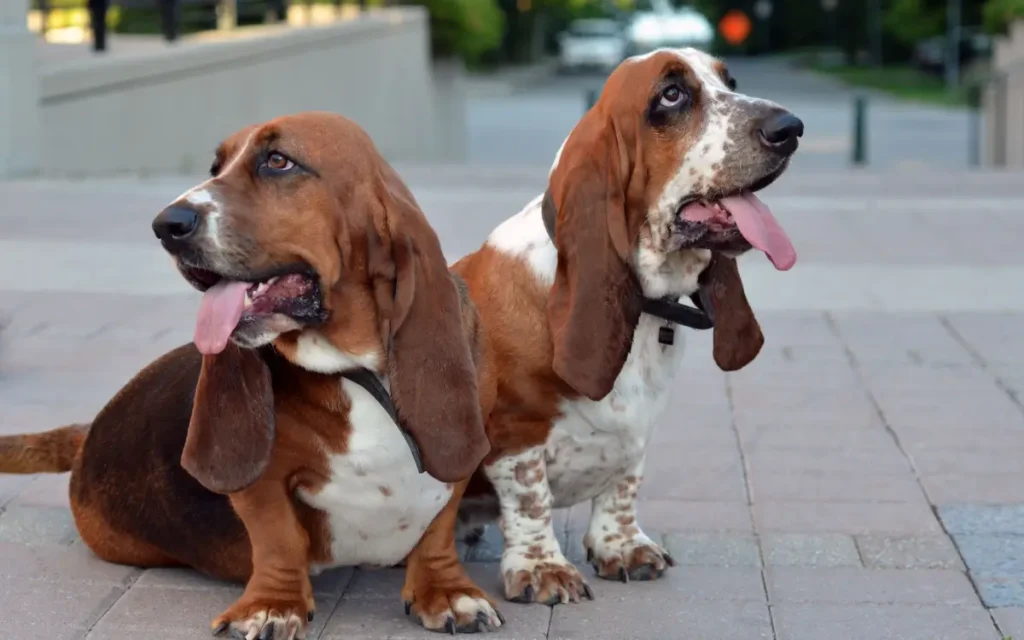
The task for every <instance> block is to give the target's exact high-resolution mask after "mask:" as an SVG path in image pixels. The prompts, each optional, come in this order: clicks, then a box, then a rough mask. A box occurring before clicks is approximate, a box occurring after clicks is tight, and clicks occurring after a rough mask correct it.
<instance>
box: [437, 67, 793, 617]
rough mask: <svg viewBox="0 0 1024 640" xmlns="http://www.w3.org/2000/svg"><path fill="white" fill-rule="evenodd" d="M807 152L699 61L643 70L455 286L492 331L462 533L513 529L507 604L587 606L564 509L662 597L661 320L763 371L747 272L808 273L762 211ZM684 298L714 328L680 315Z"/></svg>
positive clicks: (664, 370)
mask: <svg viewBox="0 0 1024 640" xmlns="http://www.w3.org/2000/svg"><path fill="white" fill-rule="evenodd" d="M802 133H803V124H802V123H801V122H800V120H798V119H797V118H796V117H795V116H794V115H792V114H791V113H789V112H788V111H786V110H785V109H783V108H782V107H780V106H779V105H777V104H775V103H772V102H769V101H767V100H761V99H758V98H753V97H749V96H745V95H743V94H740V93H737V92H736V85H735V82H734V81H733V80H732V78H731V77H730V76H729V73H728V71H727V70H726V67H725V65H724V64H723V63H722V62H721V61H719V60H716V59H715V58H713V57H711V56H709V55H707V54H705V53H702V52H700V51H696V50H693V49H682V50H660V51H656V52H654V53H652V54H649V55H646V56H642V57H637V58H631V59H629V60H627V61H625V62H624V63H622V65H621V66H619V68H618V69H616V70H615V71H614V72H613V73H612V74H611V76H610V77H609V78H608V81H607V84H606V85H605V88H604V91H603V93H602V95H601V98H600V100H599V101H598V102H597V104H596V105H595V106H594V107H593V108H592V109H591V110H590V111H589V112H588V113H587V114H586V115H585V116H584V117H583V119H582V120H581V121H580V122H579V124H578V125H577V126H576V127H575V128H574V129H573V131H572V133H571V134H570V135H569V137H568V139H567V140H566V141H565V143H564V145H563V147H562V149H561V150H560V151H559V154H558V157H557V158H556V160H555V164H554V167H553V168H552V172H551V177H550V183H549V188H548V190H547V192H546V193H545V194H544V195H542V196H538V197H537V198H536V199H534V200H533V201H532V202H530V203H529V204H527V205H526V208H525V209H523V210H522V211H521V212H520V213H518V214H517V215H515V216H513V217H512V218H510V219H508V220H507V221H506V222H504V223H503V224H502V225H501V226H499V227H498V228H497V229H496V230H495V231H494V232H493V233H492V234H491V236H490V237H489V238H488V240H487V242H486V244H484V246H483V247H482V248H481V249H480V250H479V251H477V252H475V253H473V254H471V255H469V256H467V257H465V258H463V259H462V260H460V261H459V262H458V263H457V264H456V265H455V266H454V267H453V270H454V271H455V272H456V273H458V274H459V275H461V276H462V277H463V279H464V280H465V281H466V283H467V285H468V287H469V290H470V296H471V298H472V299H473V300H474V302H475V303H476V306H477V308H478V310H479V313H480V317H481V327H482V329H483V334H484V335H483V364H482V366H481V378H480V390H481V394H482V395H483V398H484V400H483V407H484V411H485V421H486V428H487V432H488V437H489V439H490V442H491V452H490V454H489V455H488V457H487V458H486V459H485V461H484V464H483V466H482V467H481V471H480V472H478V474H477V476H476V477H475V478H474V481H473V482H472V483H471V485H470V488H469V489H468V490H467V493H466V497H465V498H464V500H463V503H462V506H461V517H462V519H463V521H464V522H470V521H475V522H479V520H480V517H481V516H490V517H493V516H494V515H496V514H497V512H499V511H500V516H501V518H500V523H501V529H502V532H503V535H504V540H505V550H504V553H503V557H502V561H501V571H502V576H503V579H504V586H505V594H506V596H507V597H508V598H509V599H511V600H514V601H521V602H530V601H536V602H541V603H547V604H554V603H559V602H569V601H577V600H579V598H580V596H581V595H582V596H588V597H589V596H590V589H589V587H587V585H586V583H585V581H584V580H583V577H582V576H581V575H580V572H579V571H578V570H577V569H576V567H574V566H573V565H572V564H571V563H570V562H569V561H568V560H567V559H566V557H565V555H564V554H563V552H562V550H561V549H560V548H559V544H558V542H557V540H556V537H555V532H554V529H553V528H552V511H553V509H556V508H561V507H569V506H571V505H574V504H577V503H580V502H582V501H585V500H591V501H592V503H593V513H592V516H591V519H590V525H589V530H588V532H587V534H586V537H585V539H584V544H585V546H586V548H587V550H588V554H589V556H590V557H591V561H592V563H593V565H594V567H595V568H596V570H597V574H598V575H599V576H601V577H605V578H616V579H622V580H628V579H630V578H632V579H653V578H656V577H658V576H660V575H661V574H662V572H663V571H664V570H665V568H666V566H670V565H672V564H673V561H672V559H671V558H670V557H669V556H668V554H667V553H666V552H665V550H664V549H662V547H661V546H659V545H658V544H657V543H656V542H655V541H653V540H652V539H651V538H650V537H648V536H647V535H646V534H645V533H644V532H643V530H642V529H641V528H640V526H639V524H638V523H637V521H636V497H637V491H638V489H639V487H640V483H641V480H642V477H643V472H644V458H645V450H646V447H647V444H648V442H649V440H650V437H651V432H652V429H653V427H654V424H655V423H656V422H657V420H658V418H659V417H660V415H661V413H662V411H663V410H664V408H665V405H666V401H667V399H668V396H669V394H670V393H672V392H673V391H674V390H675V389H677V388H678V387H677V386H676V379H675V378H676V373H677V371H678V369H679V367H680V362H681V360H682V356H683V345H682V337H683V336H682V334H683V333H684V332H685V330H677V329H676V328H675V327H674V324H673V322H672V321H671V320H669V319H667V318H678V317H683V316H687V314H689V315H691V316H694V317H696V318H698V319H700V318H702V319H703V320H704V321H709V320H710V316H713V321H714V357H715V360H716V362H717V363H718V365H719V366H720V367H721V368H723V369H725V370H735V369H738V368H740V367H742V366H744V365H746V364H747V363H749V362H750V361H751V360H752V359H753V358H754V357H755V356H756V355H757V353H758V351H759V350H760V348H761V345H762V343H763V336H762V335H761V331H760V328H759V327H758V324H757V321H756V320H755V318H754V316H753V313H752V312H751V310H750V307H749V306H748V304H747V301H746V297H745V295H744V292H743V285H742V282H741V281H740V277H739V273H738V271H737V266H736V262H735V258H736V256H738V255H739V254H741V253H743V252H745V251H747V250H749V249H750V248H751V247H753V248H757V249H759V250H761V251H763V252H764V253H766V254H767V255H768V257H769V258H770V259H771V261H772V262H773V263H774V264H775V266H776V267H777V268H778V269H780V270H785V269H789V268H790V267H791V266H792V265H793V263H794V262H795V260H796V254H795V251H794V249H793V246H792V244H791V243H790V242H789V239H788V238H787V237H786V234H785V233H784V232H783V231H782V229H781V228H780V227H779V225H778V224H777V223H776V221H775V219H774V218H773V217H772V215H771V213H770V212H769V211H768V209H767V207H765V205H764V204H763V203H762V202H761V201H760V200H759V199H758V198H757V197H756V196H754V195H753V194H754V192H755V191H757V190H759V189H761V188H763V187H765V186H767V185H768V184H770V183H771V182H772V181H774V180H775V179H776V178H778V177H779V176H780V175H781V174H782V172H783V171H784V170H785V169H786V167H787V165H788V163H789V160H790V157H791V156H792V154H793V153H794V151H796V149H797V145H798V138H799V137H800V136H801V135H802ZM688 296H694V298H695V299H699V300H701V301H703V302H702V303H701V304H700V305H699V306H700V307H701V308H702V309H703V310H704V311H705V312H707V315H703V314H701V313H699V312H696V311H694V309H693V308H692V307H689V305H686V307H685V308H681V307H683V305H681V304H680V303H679V300H680V299H681V298H684V297H688ZM709 305H710V306H711V307H712V308H710V309H709V308H708V306H709ZM673 342H674V344H672V343H673ZM680 481H682V482H685V476H681V477H680Z"/></svg>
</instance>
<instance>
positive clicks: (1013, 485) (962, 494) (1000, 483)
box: [921, 471, 1024, 506]
mask: <svg viewBox="0 0 1024 640" xmlns="http://www.w3.org/2000/svg"><path fill="white" fill-rule="evenodd" d="M921 484H922V485H923V486H924V489H925V491H926V492H927V493H928V498H929V500H931V502H932V503H933V504H940V505H941V504H956V503H978V504H986V503H987V504H990V505H993V506H998V505H1005V504H1008V503H1015V502H1024V471H1018V472H1015V473H1001V474H986V475H978V474H959V473H944V474H939V475H928V476H923V477H922V478H921Z"/></svg>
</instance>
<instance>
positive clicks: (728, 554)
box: [665, 532, 761, 568]
mask: <svg viewBox="0 0 1024 640" xmlns="http://www.w3.org/2000/svg"><path fill="white" fill-rule="evenodd" d="M665 546H666V547H667V548H668V552H669V553H670V554H672V557H673V558H674V559H675V561H676V562H677V563H678V564H680V565H685V566H701V567H727V568H728V567H749V568H760V566H761V556H760V553H759V552H758V549H757V539H756V538H754V536H752V535H742V534H728V533H721V532H717V533H670V534H667V535H666V536H665Z"/></svg>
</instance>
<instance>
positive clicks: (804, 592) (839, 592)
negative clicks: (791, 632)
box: [765, 567, 978, 606]
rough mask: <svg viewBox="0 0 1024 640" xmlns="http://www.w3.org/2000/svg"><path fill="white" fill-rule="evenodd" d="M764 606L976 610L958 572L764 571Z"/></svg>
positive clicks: (970, 590) (964, 579) (972, 595)
mask: <svg viewBox="0 0 1024 640" xmlns="http://www.w3.org/2000/svg"><path fill="white" fill-rule="evenodd" d="M765 580H766V582H767V584H768V597H769V601H770V602H771V603H772V604H773V605H776V604H781V603H789V602H800V603H803V602H820V603H832V604H944V605H947V606H957V605H959V606H965V605H973V604H977V602H978V596H977V594H975V592H974V588H973V587H972V586H971V583H970V581H969V580H968V579H967V577H966V576H965V575H964V574H963V573H962V572H960V571H946V570H941V569H919V570H907V571H904V570H896V569H857V568H845V567H842V568H822V569H806V568H796V567H772V568H769V569H767V570H766V571H765Z"/></svg>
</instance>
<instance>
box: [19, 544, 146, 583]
mask: <svg viewBox="0 0 1024 640" xmlns="http://www.w3.org/2000/svg"><path fill="white" fill-rule="evenodd" d="M138 573H139V570H138V569H136V568H135V567H126V566H122V565H116V564H111V563H109V562H104V561H102V560H100V559H99V558H97V557H96V556H94V555H93V554H92V552H90V551H89V550H87V549H85V548H84V546H83V545H75V546H72V547H59V546H40V545H25V544H17V543H11V542H2V541H0V583H3V582H10V581H17V582H30V581H37V582H45V583H71V582H84V583H92V584H101V585H118V586H123V585H125V584H127V583H128V582H130V581H131V580H133V579H134V578H135V577H136V575H137V574H138Z"/></svg>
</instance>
